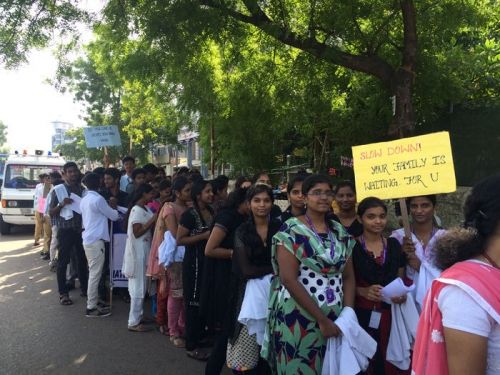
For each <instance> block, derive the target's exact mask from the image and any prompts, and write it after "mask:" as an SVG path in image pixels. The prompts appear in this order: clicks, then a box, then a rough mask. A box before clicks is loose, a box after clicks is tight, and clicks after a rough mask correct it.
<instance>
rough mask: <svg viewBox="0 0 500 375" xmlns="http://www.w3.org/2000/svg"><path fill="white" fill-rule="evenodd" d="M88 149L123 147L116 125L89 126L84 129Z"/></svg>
mask: <svg viewBox="0 0 500 375" xmlns="http://www.w3.org/2000/svg"><path fill="white" fill-rule="evenodd" d="M83 132H84V134H85V143H86V144H87V147H88V148H97V147H104V146H121V144H122V141H121V139H120V132H119V131H118V127H117V126H116V125H109V126H88V127H86V128H84V129H83Z"/></svg>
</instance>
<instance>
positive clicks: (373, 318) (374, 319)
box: [368, 310, 382, 329]
mask: <svg viewBox="0 0 500 375" xmlns="http://www.w3.org/2000/svg"><path fill="white" fill-rule="evenodd" d="M381 318H382V313H381V312H380V311H377V310H372V313H371V315H370V322H369V323H368V327H370V328H373V329H378V328H379V327H380V319H381Z"/></svg>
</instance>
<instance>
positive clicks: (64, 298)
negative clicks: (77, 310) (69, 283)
mask: <svg viewBox="0 0 500 375" xmlns="http://www.w3.org/2000/svg"><path fill="white" fill-rule="evenodd" d="M59 303H60V304H61V305H63V306H69V305H72V304H73V301H72V300H71V299H70V298H69V296H68V295H67V294H63V295H61V296H59Z"/></svg>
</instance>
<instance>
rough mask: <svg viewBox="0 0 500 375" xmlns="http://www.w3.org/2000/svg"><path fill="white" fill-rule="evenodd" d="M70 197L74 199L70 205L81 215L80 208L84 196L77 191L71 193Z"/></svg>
mask: <svg viewBox="0 0 500 375" xmlns="http://www.w3.org/2000/svg"><path fill="white" fill-rule="evenodd" d="M69 197H70V199H72V200H73V202H71V204H70V205H69V208H70V209H72V210H73V211H75V212H76V213H77V214H80V215H81V214H82V210H81V209H80V202H81V201H82V198H81V197H79V196H78V195H76V194H75V193H71V194H70V196H69Z"/></svg>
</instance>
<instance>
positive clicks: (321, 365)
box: [35, 157, 500, 375]
mask: <svg viewBox="0 0 500 375" xmlns="http://www.w3.org/2000/svg"><path fill="white" fill-rule="evenodd" d="M122 166H123V170H119V169H117V168H106V169H104V168H97V169H96V170H94V171H93V172H92V173H88V174H85V175H82V174H81V173H80V170H79V169H78V166H77V165H76V164H75V163H73V162H68V163H66V164H65V165H64V168H63V173H62V177H61V175H60V174H59V173H57V172H53V173H51V174H50V176H40V177H41V183H40V185H39V186H38V187H37V193H36V201H35V208H36V209H37V228H36V230H35V245H38V244H39V241H40V238H41V232H42V230H41V228H43V232H44V234H45V235H44V245H43V250H42V256H43V257H44V258H45V259H50V265H51V267H52V269H54V270H55V271H56V272H57V283H58V290H59V300H60V303H61V305H65V306H66V305H71V304H72V303H73V302H72V299H71V298H70V294H69V291H70V289H71V288H72V283H74V279H75V278H76V277H77V278H78V280H79V285H80V288H81V296H82V297H86V298H87V306H86V312H85V314H86V316H88V317H104V316H108V315H110V310H109V306H108V305H107V303H106V301H107V296H106V293H107V292H108V290H107V288H106V282H107V280H108V279H109V265H108V264H107V263H108V261H109V256H108V253H109V240H110V228H112V229H113V233H120V232H122V233H123V232H125V233H126V235H127V241H126V246H125V249H124V257H123V259H124V260H123V266H122V273H123V275H125V276H126V277H127V279H128V294H126V295H125V298H126V299H129V303H130V311H129V318H128V322H127V328H128V330H129V331H132V332H147V331H150V330H152V324H151V322H149V320H148V317H147V315H148V314H145V313H144V311H145V310H144V305H145V298H151V300H152V302H153V303H152V305H153V306H154V314H155V316H154V319H155V320H154V324H156V326H157V331H158V332H159V333H160V334H162V335H165V336H167V337H168V338H169V340H170V341H171V342H172V345H174V346H175V347H177V348H180V349H181V350H185V352H186V354H187V356H189V357H190V358H193V359H195V360H200V361H206V369H205V374H208V375H211V374H220V373H221V371H222V369H223V367H224V366H227V367H229V368H230V369H231V370H232V371H233V373H235V374H249V375H251V374H271V373H272V374H334V373H342V372H335V370H331V369H330V368H331V367H329V369H330V370H326V366H325V363H326V361H327V359H328V360H329V361H331V360H332V359H331V358H339V361H343V362H342V366H347V367H349V366H351V367H353V366H354V367H355V365H357V364H356V363H349V364H347V365H346V362H345V358H346V357H343V356H344V355H345V351H344V350H341V351H335V350H333V351H332V349H331V348H330V346H331V345H333V343H334V342H337V341H335V340H337V339H339V340H340V338H341V337H346V338H349V332H347V330H346V329H341V328H340V327H343V326H344V325H342V324H340V320H338V319H342V318H344V319H346V318H347V317H348V316H349V314H352V316H355V318H354V322H353V323H352V326H353V327H354V326H356V327H358V326H359V328H357V329H359V330H362V331H365V332H366V333H367V334H368V335H369V336H370V337H371V339H370V340H372V341H373V343H374V344H373V345H374V346H373V350H372V353H371V354H369V355H368V354H366V353H367V352H369V351H370V350H364V351H363V350H362V348H361V347H359V348H358V347H357V346H356V345H355V344H353V343H352V342H353V341H351V340H350V338H349V339H348V340H345V341H338V342H340V343H342V344H341V345H348V346H350V348H351V349H352V350H354V351H357V352H358V353H364V354H363V355H364V357H366V358H365V359H366V361H365V363H364V365H363V364H362V362H363V361H361V360H359V358H360V357H359V356H358V357H350V358H358V361H359V366H360V367H359V368H358V369H359V372H360V373H361V372H362V373H366V374H377V375H378V374H387V375H392V374H410V373H414V374H416V375H427V374H447V373H449V374H454V375H455V374H468V375H469V374H488V375H491V374H499V373H500V326H499V323H500V270H499V264H500V189H499V188H498V187H499V186H500V175H497V176H493V177H490V178H487V179H485V180H484V181H482V182H480V183H479V184H478V185H477V186H476V187H475V188H474V189H473V190H472V192H471V194H470V196H469V197H468V199H467V202H466V205H465V219H464V225H463V228H461V229H450V230H445V229H443V228H441V226H440V224H439V220H437V219H436V211H435V210H436V206H437V199H436V196H434V195H428V196H418V197H410V198H408V199H407V200H406V202H407V206H408V208H409V213H410V216H411V228H410V229H411V235H410V236H408V235H407V234H405V230H404V229H403V228H401V229H397V230H394V231H393V232H392V233H388V228H387V226H388V208H387V205H386V203H385V202H384V201H382V200H380V199H378V198H377V197H369V198H365V199H363V200H362V201H360V202H357V199H356V190H355V185H354V184H353V183H352V182H350V181H343V182H340V183H338V184H336V186H334V185H332V182H331V180H330V178H329V177H327V176H323V175H317V174H307V173H305V172H304V173H298V174H297V175H296V176H295V177H294V178H293V179H291V180H290V181H289V182H288V184H287V189H286V191H287V197H288V201H289V205H288V208H286V209H285V210H283V211H282V210H281V209H280V207H279V206H278V205H276V204H275V202H274V194H273V190H272V187H271V180H270V178H269V175H268V174H267V173H257V174H256V175H255V176H253V177H252V178H247V177H243V176H242V177H240V178H238V179H237V180H236V182H235V186H234V189H233V190H232V191H231V192H230V193H228V190H229V179H228V178H227V177H225V176H219V177H217V178H215V179H214V180H211V181H207V180H204V179H203V177H202V176H201V175H200V174H199V173H198V172H196V171H190V170H188V169H187V168H181V169H180V170H178V171H177V172H176V174H175V175H174V176H172V177H170V176H166V175H165V173H164V170H162V169H161V168H158V167H156V166H155V165H153V164H147V165H145V166H144V167H142V168H137V167H136V165H135V160H134V158H132V157H126V158H124V159H123V160H122ZM39 201H41V202H43V204H40V203H38V202H39ZM406 233H407V232H406ZM51 238H52V240H51ZM68 264H71V266H70V267H68ZM398 282H399V284H398ZM393 285H396V286H398V287H399V289H398V290H399V292H397V293H396V294H394V293H395V292H392V294H391V292H389V289H391V288H390V287H391V286H393ZM391 290H393V289H391ZM347 319H348V318H347ZM336 321H337V323H336ZM417 324H418V330H417ZM401 327H404V328H401ZM415 332H416V334H415ZM332 340H333V341H332ZM354 341H355V340H354ZM406 341H408V345H405V342H406ZM364 344H365V345H366V346H370V343H369V342H366V343H364ZM360 346H363V343H362V344H361V345H360ZM339 353H341V354H339ZM327 357H328V358H327ZM351 361H353V362H356V361H355V360H353V359H351ZM344 373H345V372H344ZM352 373H356V372H352Z"/></svg>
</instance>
